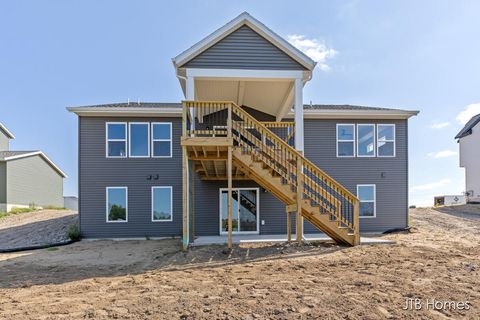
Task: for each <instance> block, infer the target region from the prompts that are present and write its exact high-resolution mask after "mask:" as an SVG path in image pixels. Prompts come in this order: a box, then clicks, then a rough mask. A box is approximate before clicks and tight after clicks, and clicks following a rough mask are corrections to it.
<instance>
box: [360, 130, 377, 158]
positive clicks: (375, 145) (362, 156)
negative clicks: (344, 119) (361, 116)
mask: <svg viewBox="0 0 480 320" xmlns="http://www.w3.org/2000/svg"><path fill="white" fill-rule="evenodd" d="M366 126H370V127H373V155H371V156H369V155H360V154H359V150H360V148H359V147H358V144H359V143H360V137H359V135H358V129H359V128H360V127H366ZM375 129H376V125H375V123H357V143H356V144H357V158H375V157H376V156H377V153H376V150H377V144H376V137H377V135H376V130H375Z"/></svg>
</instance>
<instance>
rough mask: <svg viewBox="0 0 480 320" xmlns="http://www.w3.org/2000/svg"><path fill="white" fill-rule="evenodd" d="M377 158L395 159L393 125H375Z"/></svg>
mask: <svg viewBox="0 0 480 320" xmlns="http://www.w3.org/2000/svg"><path fill="white" fill-rule="evenodd" d="M377 156H379V157H395V124H378V125H377Z"/></svg>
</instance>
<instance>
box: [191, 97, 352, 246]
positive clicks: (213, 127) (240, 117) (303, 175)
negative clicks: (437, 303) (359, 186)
mask: <svg viewBox="0 0 480 320" xmlns="http://www.w3.org/2000/svg"><path fill="white" fill-rule="evenodd" d="M183 107H184V111H183V112H184V121H185V122H184V123H185V130H184V132H185V133H186V135H187V136H203V137H205V136H209V137H216V136H218V135H219V134H220V133H221V134H222V135H223V136H231V137H233V140H234V143H235V146H238V147H241V148H242V150H243V151H244V152H247V153H249V154H251V155H252V156H254V157H256V158H257V159H258V160H260V161H262V162H264V163H265V164H266V165H268V166H269V167H271V168H272V169H273V170H274V171H275V172H276V173H277V174H278V175H280V176H281V177H282V178H283V179H284V181H285V182H286V183H288V184H289V185H291V186H292V187H293V188H294V189H295V190H298V188H300V189H299V190H300V191H299V192H301V194H302V196H301V198H302V199H308V200H310V201H311V203H312V204H313V205H318V207H319V208H320V212H321V213H326V214H330V215H331V217H332V219H333V220H336V221H338V223H339V227H348V228H349V229H351V230H352V231H353V232H354V234H355V237H356V238H357V237H359V217H358V211H359V200H358V198H357V197H356V196H355V195H354V194H352V193H351V192H350V191H349V190H347V189H346V188H345V187H343V186H342V185H341V184H340V183H338V182H337V181H335V180H334V179H333V178H331V177H330V176H329V175H328V174H326V173H325V172H324V171H323V170H321V169H320V168H318V167H317V166H316V165H315V164H313V163H312V162H311V161H309V160H308V159H306V158H305V157H304V156H303V155H302V154H301V153H300V152H299V151H297V150H296V149H294V148H293V147H292V146H291V145H290V144H289V143H288V141H285V140H284V139H282V138H281V137H279V136H278V135H277V134H275V133H273V132H272V131H271V130H270V129H269V127H268V126H272V124H271V123H268V124H263V123H261V122H260V121H258V120H257V119H255V118H254V117H253V116H252V115H250V114H249V113H247V112H246V111H245V110H243V109H242V108H241V107H239V106H238V105H236V104H235V103H233V102H200V101H185V102H184V103H183ZM224 110H225V111H224ZM219 111H222V112H219ZM229 115H230V117H231V118H229ZM193 119H196V121H195V122H194V121H193ZM282 126H283V125H282ZM230 127H231V132H229V130H228V128H230ZM285 127H287V128H288V125H285ZM287 137H288V135H287ZM289 139H292V137H290V138H289ZM358 241H359V238H358V239H357V240H356V241H355V242H356V243H359V242H358Z"/></svg>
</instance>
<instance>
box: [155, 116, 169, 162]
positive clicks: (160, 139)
mask: <svg viewBox="0 0 480 320" xmlns="http://www.w3.org/2000/svg"><path fill="white" fill-rule="evenodd" d="M152 157H153V158H171V157H172V123H171V122H153V123H152Z"/></svg>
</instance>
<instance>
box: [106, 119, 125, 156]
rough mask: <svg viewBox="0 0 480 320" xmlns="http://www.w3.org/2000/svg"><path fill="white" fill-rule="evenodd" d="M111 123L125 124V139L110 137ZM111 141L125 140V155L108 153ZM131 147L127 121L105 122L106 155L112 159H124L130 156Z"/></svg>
mask: <svg viewBox="0 0 480 320" xmlns="http://www.w3.org/2000/svg"><path fill="white" fill-rule="evenodd" d="M110 124H123V125H124V126H125V139H108V126H109V125H110ZM110 141H121V142H125V155H124V156H109V155H108V143H109V142H110ZM128 152H129V147H128V132H127V122H105V157H106V158H112V159H115V158H117V159H123V158H127V157H128Z"/></svg>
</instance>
